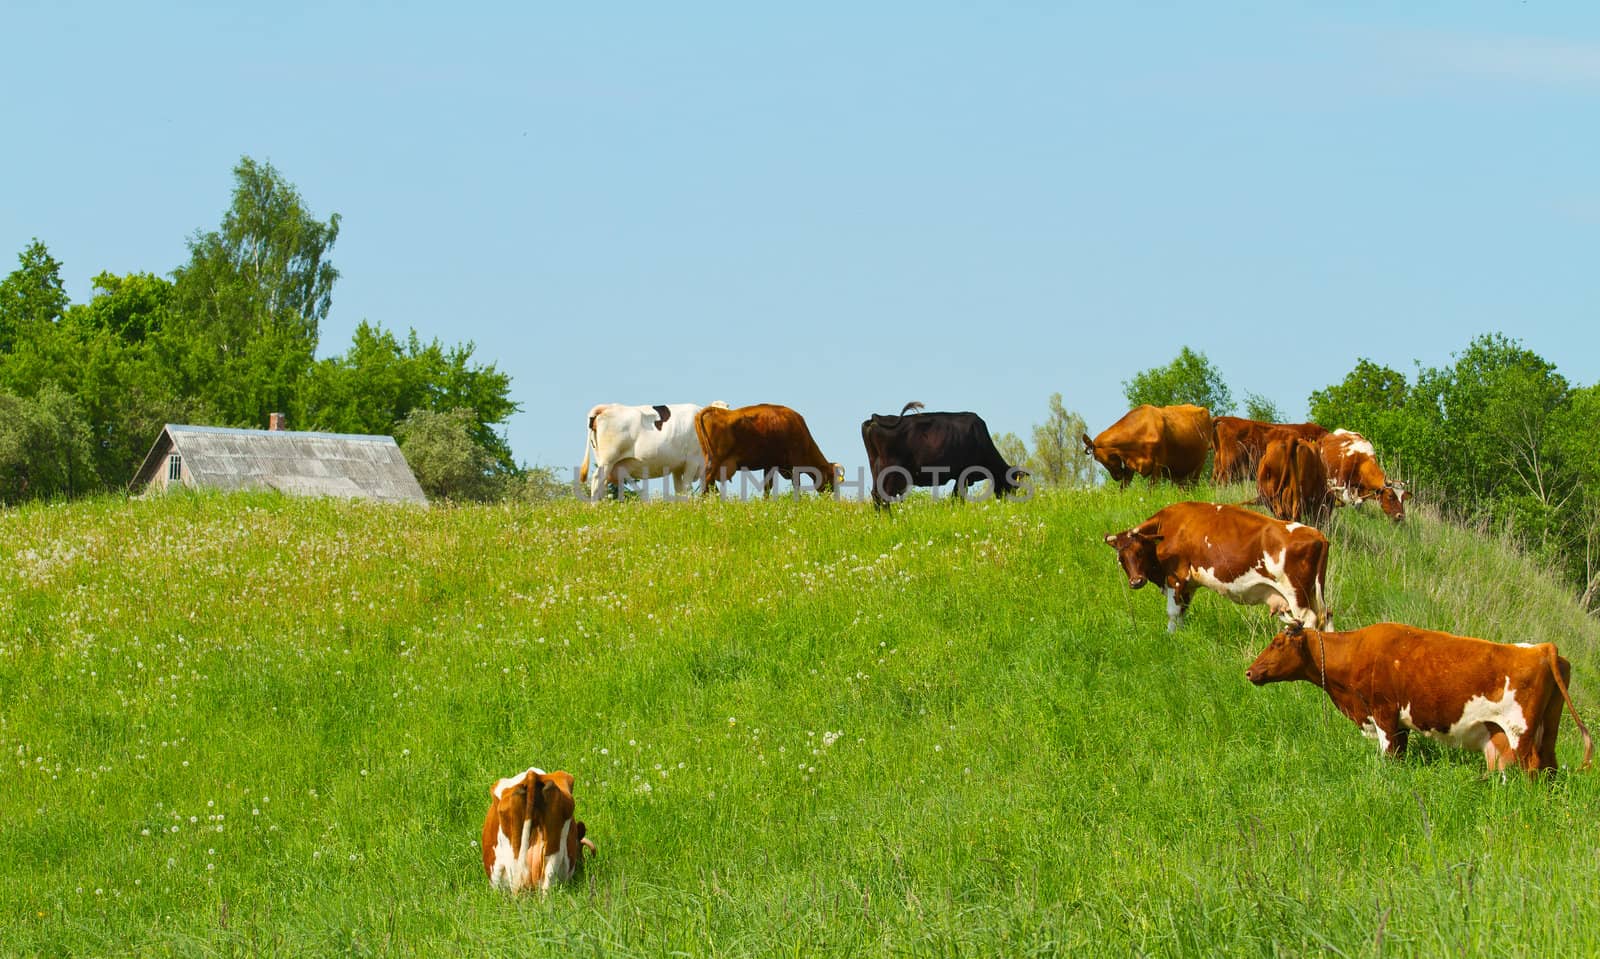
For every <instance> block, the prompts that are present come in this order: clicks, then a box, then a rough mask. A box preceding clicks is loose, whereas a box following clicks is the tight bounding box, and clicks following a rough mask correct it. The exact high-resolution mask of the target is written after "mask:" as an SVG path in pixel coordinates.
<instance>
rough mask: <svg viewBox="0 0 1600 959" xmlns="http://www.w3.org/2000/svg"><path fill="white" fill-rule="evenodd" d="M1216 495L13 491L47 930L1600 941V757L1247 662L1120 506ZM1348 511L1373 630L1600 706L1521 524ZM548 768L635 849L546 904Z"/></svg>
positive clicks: (5, 724) (16, 677)
mask: <svg viewBox="0 0 1600 959" xmlns="http://www.w3.org/2000/svg"><path fill="white" fill-rule="evenodd" d="M1234 492H1236V491H1233V490H1223V491H1221V492H1220V493H1218V494H1216V495H1217V498H1218V499H1221V500H1230V499H1238V498H1239V497H1238V496H1234V495H1230V494H1232V493H1234ZM1199 495H1200V496H1202V497H1206V496H1210V495H1211V493H1210V491H1208V490H1201V491H1200V492H1199ZM1180 498H1183V495H1182V494H1180V493H1178V492H1177V491H1174V490H1170V489H1165V488H1161V489H1157V490H1155V491H1153V492H1152V491H1147V490H1144V489H1141V488H1135V489H1133V490H1130V491H1129V492H1126V493H1120V492H1116V491H1094V492H1082V493H1067V494H1058V495H1051V496H1045V497H1041V498H1039V499H1036V500H1035V501H1033V502H1031V503H1015V502H1013V503H998V504H997V503H992V502H991V503H985V504H968V505H965V506H957V505H951V504H948V503H933V502H927V501H923V502H917V503H911V504H907V505H905V506H903V507H900V508H897V509H896V511H895V513H894V514H893V516H892V517H886V516H883V515H875V514H874V513H873V511H872V509H871V507H870V506H867V505H863V504H858V503H835V502H831V501H817V500H809V501H804V502H794V501H790V500H776V501H773V502H765V503H764V502H752V503H737V502H726V503H721V502H702V503H693V504H660V503H652V504H641V503H623V504H606V505H601V506H588V505H584V504H577V503H567V504H557V505H551V506H546V507H515V508H512V507H484V508H462V509H433V510H427V511H422V510H409V509H395V508H378V507H372V506H361V505H347V504H340V503H333V502H301V501H292V500H285V499H281V498H278V497H275V496H251V497H223V496H198V497H196V496H177V497H174V498H171V499H167V500H164V501H147V502H124V501H121V500H110V499H106V500H96V501H88V502H80V503H74V504H71V505H66V506H31V507H25V508H22V509H18V510H5V511H0V822H3V823H4V825H3V826H0V864H3V865H0V916H3V919H0V955H4V956H14V955H33V954H39V955H72V956H80V955H108V956H128V955H185V956H188V955H195V956H228V955H257V954H264V955H282V956H302V955H321V954H341V955H343V954H349V955H468V956H491V955H492V956H497V957H498V956H508V955H561V956H585V955H594V956H626V955H638V956H663V955H670V954H678V953H681V954H689V955H729V956H736V955H797V956H803V955H863V954H866V955H937V956H944V955H971V956H997V955H1005V956H1028V955H1074V956H1077V955H1100V954H1104V955H1117V956H1123V955H1137V954H1147V955H1215V954H1226V955H1303V954H1309V953H1322V952H1323V951H1324V950H1326V951H1328V952H1330V953H1331V954H1335V955H1346V956H1372V955H1418V956H1436V955H1493V956H1501V955H1507V956H1540V957H1549V956H1582V955H1600V922H1597V921H1595V920H1596V913H1597V908H1596V898H1597V893H1596V889H1597V886H1600V841H1597V836H1600V832H1597V826H1596V820H1597V812H1600V774H1578V773H1571V774H1567V773H1563V774H1562V775H1560V776H1558V777H1556V778H1555V780H1554V781H1552V782H1546V783H1542V784H1534V783H1529V782H1527V781H1526V780H1525V779H1524V778H1523V777H1522V776H1521V775H1520V774H1516V775H1513V776H1512V777H1509V778H1507V779H1506V780H1505V781H1501V780H1500V778H1498V777H1495V778H1493V779H1488V778H1485V776H1484V767H1483V760H1482V757H1481V756H1479V755H1477V754H1469V753H1462V752H1452V751H1445V750H1441V749H1438V748H1435V747H1432V746H1431V744H1429V743H1426V742H1422V741H1419V739H1420V737H1418V738H1414V739H1413V744H1412V753H1411V755H1410V756H1409V757H1408V758H1407V759H1406V760H1404V761H1402V762H1384V761H1379V760H1378V759H1377V758H1376V755H1375V751H1374V749H1373V747H1372V745H1371V744H1370V743H1369V742H1368V741H1367V740H1364V739H1362V738H1361V736H1360V735H1359V733H1358V731H1357V729H1356V728H1355V726H1354V725H1352V724H1351V723H1349V722H1348V721H1347V720H1345V719H1343V718H1342V717H1340V716H1339V715H1337V714H1336V713H1335V712H1334V710H1333V708H1332V706H1331V705H1330V704H1329V703H1328V702H1327V700H1326V698H1325V697H1324V695H1323V693H1322V692H1321V691H1320V690H1318V689H1316V688H1315V687H1313V686H1310V685H1307V684H1303V683H1302V684H1294V685H1280V686H1271V687H1266V688H1262V689H1257V688H1255V687H1252V686H1251V685H1250V684H1249V683H1247V682H1246V681H1245V679H1244V668H1245V666H1246V665H1247V664H1248V663H1249V662H1250V660H1251V659H1252V658H1253V657H1254V656H1255V654H1256V652H1257V651H1259V649H1260V648H1261V647H1263V646H1264V645H1265V644H1266V642H1267V641H1268V640H1269V639H1270V638H1271V636H1272V634H1273V633H1274V632H1275V631H1276V627H1275V625H1274V623H1273V621H1272V620H1271V619H1270V618H1269V617H1268V615H1267V613H1266V611H1265V610H1264V609H1263V608H1259V607H1254V608H1242V607H1236V606H1233V605H1232V604H1229V603H1227V602H1226V601H1224V600H1222V599H1221V598H1220V597H1217V596H1215V595H1214V594H1210V593H1205V592H1202V593H1201V594H1200V595H1199V596H1198V597H1197V599H1196V601H1195V605H1194V609H1193V611H1192V613H1191V617H1190V620H1189V623H1188V625H1187V626H1186V627H1185V629H1184V630H1182V631H1180V632H1179V633H1178V634H1177V635H1176V636H1169V635H1168V634H1167V632H1166V629H1165V626H1166V618H1165V612H1164V609H1163V603H1162V599H1161V596H1160V594H1159V593H1158V592H1157V591H1156V590H1154V589H1147V590H1144V591H1142V592H1139V593H1132V592H1130V591H1129V590H1128V588H1127V585H1126V581H1125V579H1124V577H1123V575H1122V573H1121V571H1120V569H1119V568H1118V567H1117V565H1116V562H1115V558H1114V556H1113V554H1112V552H1111V551H1110V550H1109V549H1107V548H1106V547H1105V546H1104V545H1103V544H1102V543H1101V542H1100V537H1101V536H1102V534H1104V533H1106V532H1109V531H1113V530H1117V529H1122V528H1125V527H1128V526H1131V525H1133V524H1135V523H1136V522H1138V521H1140V520H1142V519H1144V518H1145V517H1147V516H1148V515H1149V514H1150V513H1151V512H1153V511H1155V510H1156V509H1157V508H1159V507H1160V506H1162V505H1164V504H1166V503H1168V502H1172V501H1174V500H1176V499H1180ZM1330 538H1331V539H1332V540H1333V552H1332V558H1331V562H1330V576H1331V580H1332V583H1331V588H1330V590H1329V600H1330V603H1331V604H1332V606H1333V607H1334V609H1335V615H1336V617H1337V625H1339V626H1341V627H1345V628H1350V627H1354V626H1358V625H1364V624H1367V623H1371V622H1377V621H1381V620H1385V619H1395V620H1402V621H1407V622H1412V623H1416V624H1419V625H1424V626H1429V627H1434V628H1441V629H1447V630H1451V631H1454V632H1461V633H1467V634H1471V635H1479V636H1485V637H1488V638H1492V639H1497V640H1502V641H1508V642H1510V641H1534V642H1537V641H1553V642H1555V643H1557V644H1559V646H1560V647H1561V649H1562V651H1563V653H1564V654H1565V655H1567V656H1568V657H1569V658H1570V659H1571V660H1572V661H1573V666H1574V681H1573V695H1574V697H1575V699H1576V701H1577V704H1578V708H1579V710H1580V712H1581V713H1582V714H1583V715H1584V716H1585V719H1586V721H1589V722H1590V723H1593V724H1600V710H1597V709H1596V708H1595V707H1596V703H1597V700H1596V690H1597V689H1600V687H1597V685H1596V682H1597V677H1600V630H1597V628H1596V625H1595V623H1594V622H1593V621H1591V620H1588V619H1587V618H1586V617H1585V616H1584V615H1583V614H1582V613H1581V612H1580V610H1579V609H1578V608H1577V606H1576V604H1575V603H1573V602H1572V601H1571V599H1570V598H1568V597H1567V595H1566V594H1565V593H1564V592H1563V590H1562V588H1561V587H1560V586H1559V585H1558V584H1557V583H1555V582H1554V581H1553V580H1552V579H1550V578H1549V577H1547V576H1545V575H1543V574H1541V573H1539V572H1537V571H1535V570H1534V569H1533V568H1532V567H1530V566H1529V565H1528V564H1527V562H1526V561H1524V560H1523V559H1522V558H1520V557H1519V556H1518V555H1516V554H1515V553H1514V552H1513V551H1511V550H1509V549H1507V548H1506V547H1504V546H1503V545H1501V544H1498V543H1495V542H1492V541H1490V540H1487V539H1485V538H1484V537H1482V536H1479V535H1476V534H1472V533H1469V532H1467V531H1463V530H1460V529H1456V528H1454V527H1449V526H1446V525H1444V524H1442V523H1439V522H1437V521H1434V520H1430V519H1428V518H1427V517H1426V516H1415V515H1414V517H1413V520H1412V522H1410V523H1409V524H1408V525H1406V526H1404V527H1400V528H1395V527H1391V526H1390V525H1389V524H1388V523H1387V522H1386V521H1385V520H1384V519H1383V518H1382V517H1381V516H1380V515H1379V514H1378V513H1377V511H1376V510H1375V509H1370V508H1369V509H1368V510H1366V511H1363V512H1362V513H1360V514H1354V515H1352V514H1349V513H1348V512H1346V513H1345V514H1342V515H1341V516H1339V517H1338V520H1337V522H1336V524H1335V526H1334V528H1333V529H1332V530H1331V531H1330ZM1560 752H1561V758H1562V762H1563V764H1575V763H1576V761H1577V759H1578V756H1579V741H1578V737H1577V735H1576V732H1575V730H1574V729H1573V727H1572V725H1571V722H1570V720H1567V721H1565V722H1564V728H1563V732H1562V742H1561V749H1560ZM531 764H536V765H540V766H543V767H545V768H547V769H555V768H562V769H566V770H569V771H570V772H572V773H573V774H574V775H575V776H576V777H577V787H576V790H575V792H576V796H577V799H578V812H579V816H580V817H581V818H583V819H584V820H586V821H587V823H588V826H589V834H590V836H591V837H592V838H593V839H594V840H595V842H596V843H597V844H598V845H599V847H600V856H599V858H598V859H595V860H593V861H592V862H591V863H590V864H589V866H588V868H587V870H586V872H585V873H583V874H582V875H580V877H579V878H578V880H577V881H576V882H575V883H573V884H572V885H570V886H567V887H565V888H561V889H558V890H557V891H555V892H553V893H552V894H551V895H549V896H548V897H540V896H538V895H537V894H535V895H532V896H526V897H520V898H511V897H507V896H505V895H502V894H500V893H497V892H494V891H492V890H490V889H489V888H488V886H487V883H486V882H485V879H484V876H483V871H482V864H481V859H480V854H479V851H478V849H477V846H476V840H477V838H478V832H479V828H480V826H481V824H482V819H483V813H484V809H485V807H486V805H487V801H488V789H489V786H490V784H491V783H492V782H493V781H494V780H495V779H496V778H497V777H500V776H503V775H507V774H510V773H513V772H518V771H521V770H522V769H524V768H526V767H527V766H529V765H531ZM557 946H559V949H557V948H556V947H557Z"/></svg>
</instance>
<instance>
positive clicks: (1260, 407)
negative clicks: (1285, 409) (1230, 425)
mask: <svg viewBox="0 0 1600 959" xmlns="http://www.w3.org/2000/svg"><path fill="white" fill-rule="evenodd" d="M1218 415H1221V414H1218ZM1244 415H1245V418H1246V419H1252V420H1256V421H1258V422H1261V423H1282V422H1283V413H1282V412H1281V411H1280V410H1279V409H1278V404H1276V403H1274V402H1272V400H1270V399H1268V398H1267V397H1265V396H1262V395H1261V394H1260V393H1246V394H1245V395H1244Z"/></svg>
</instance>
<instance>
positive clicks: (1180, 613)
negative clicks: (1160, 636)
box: [1161, 582, 1194, 633]
mask: <svg viewBox="0 0 1600 959" xmlns="http://www.w3.org/2000/svg"><path fill="white" fill-rule="evenodd" d="M1161 592H1163V593H1165V594H1166V597H1167V632H1169V633H1176V632H1177V631H1178V627H1179V626H1182V625H1183V619H1184V617H1185V616H1187V615H1188V613H1189V602H1190V601H1191V600H1192V599H1194V589H1193V588H1192V587H1190V585H1189V584H1188V583H1187V582H1179V583H1175V584H1173V585H1170V586H1163V587H1162V588H1161Z"/></svg>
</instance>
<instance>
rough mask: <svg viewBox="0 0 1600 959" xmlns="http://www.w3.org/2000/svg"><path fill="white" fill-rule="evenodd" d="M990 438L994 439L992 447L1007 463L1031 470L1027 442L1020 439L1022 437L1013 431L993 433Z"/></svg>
mask: <svg viewBox="0 0 1600 959" xmlns="http://www.w3.org/2000/svg"><path fill="white" fill-rule="evenodd" d="M991 439H993V440H994V448H995V449H996V450H998V451H999V452H1000V458H1001V459H1003V460H1005V461H1006V464H1007V465H1009V466H1017V467H1021V468H1022V469H1025V470H1028V471H1029V472H1032V471H1033V468H1032V467H1031V466H1030V465H1029V462H1030V461H1029V457H1028V444H1026V443H1024V442H1023V441H1022V437H1020V436H1018V435H1017V434H1015V433H995V434H993V435H992V436H991Z"/></svg>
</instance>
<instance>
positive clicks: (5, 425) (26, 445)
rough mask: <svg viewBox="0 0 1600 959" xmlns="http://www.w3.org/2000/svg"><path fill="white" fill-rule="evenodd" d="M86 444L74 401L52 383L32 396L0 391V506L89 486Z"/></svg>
mask: <svg viewBox="0 0 1600 959" xmlns="http://www.w3.org/2000/svg"><path fill="white" fill-rule="evenodd" d="M90 445H91V441H90V435H89V427H88V424H86V423H85V422H84V420H83V417H82V415H81V414H80V413H79V411H78V408H77V404H76V402H75V401H74V400H73V398H72V396H71V395H70V394H68V393H67V392H66V391H65V390H63V389H62V388H61V387H59V386H57V385H56V384H54V383H51V384H48V385H47V386H45V388H44V389H42V390H40V391H39V395H38V396H36V397H34V398H32V399H26V398H22V397H17V396H12V395H10V394H6V393H0V505H5V504H10V503H17V502H20V501H22V500H26V499H49V498H53V497H57V496H74V495H79V494H82V493H86V492H88V491H90V490H92V489H94V488H95V487H96V486H97V485H98V484H99V479H98V477H97V476H96V475H95V472H94V465H93V463H92V461H91V457H90Z"/></svg>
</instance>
